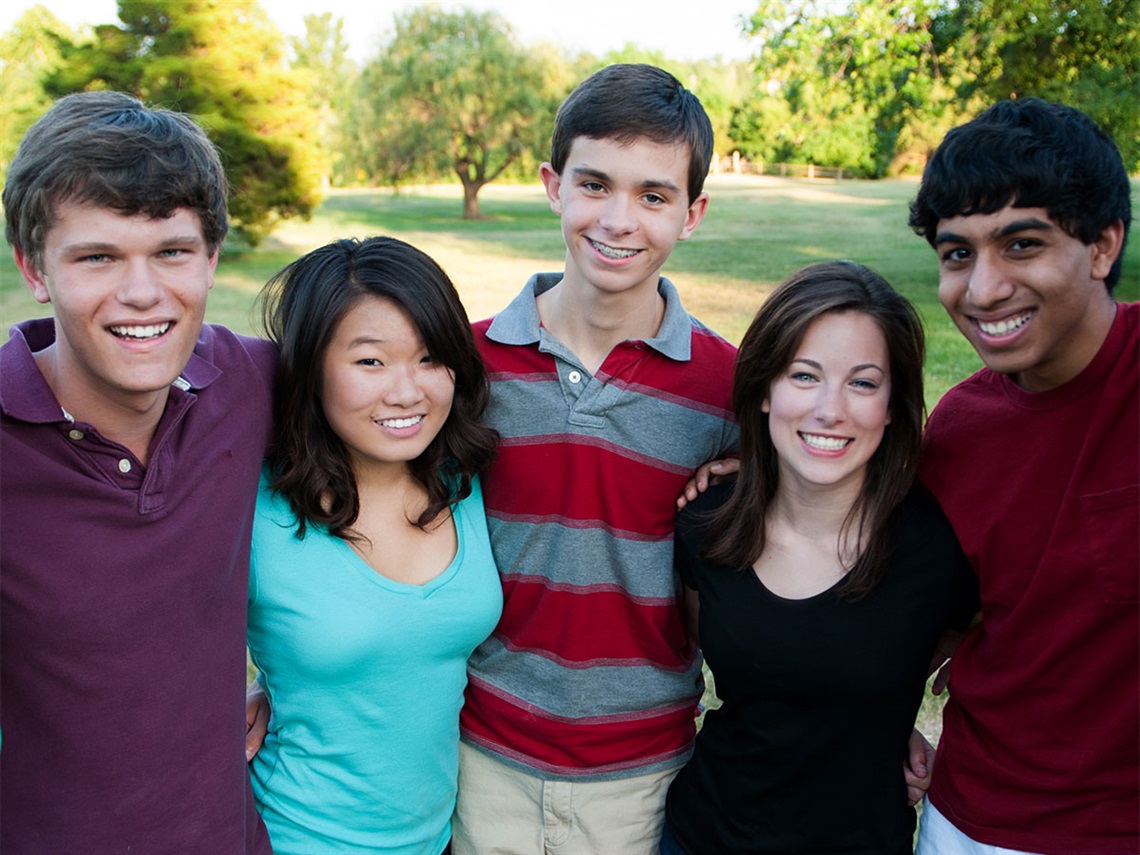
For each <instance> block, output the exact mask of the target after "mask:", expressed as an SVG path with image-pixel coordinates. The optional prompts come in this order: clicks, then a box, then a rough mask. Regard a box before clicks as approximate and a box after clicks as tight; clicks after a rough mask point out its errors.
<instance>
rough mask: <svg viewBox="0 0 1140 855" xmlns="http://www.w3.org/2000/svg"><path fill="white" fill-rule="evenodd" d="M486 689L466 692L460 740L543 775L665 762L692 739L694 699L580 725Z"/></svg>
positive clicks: (479, 686) (478, 687)
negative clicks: (633, 715) (638, 714)
mask: <svg viewBox="0 0 1140 855" xmlns="http://www.w3.org/2000/svg"><path fill="white" fill-rule="evenodd" d="M488 689H489V687H487V686H484V685H482V684H480V683H479V682H477V681H472V682H471V683H470V684H469V685H468V686H467V694H466V697H465V700H464V706H463V712H462V714H461V717H460V726H461V729H462V730H463V734H464V736H466V737H467V738H468V739H471V740H472V741H474V742H476V743H478V744H480V745H484V746H486V747H488V748H490V749H491V750H492V751H495V752H497V753H499V754H502V755H504V756H506V757H511V758H513V759H515V760H518V761H520V762H522V763H525V764H527V765H528V766H531V767H533V768H536V769H540V770H543V771H546V772H551V773H560V774H574V772H576V771H577V772H606V771H617V770H621V769H634V768H638V767H641V766H648V765H651V764H653V763H661V762H665V761H667V760H670V759H672V758H674V757H677V756H679V755H680V754H683V753H684V752H685V751H687V750H688V748H689V746H690V745H691V744H692V741H693V737H694V735H695V733H696V727H695V724H694V716H695V715H696V699H694V700H693V701H692V703H686V704H684V705H679V706H675V707H673V708H670V709H667V710H663V711H655V712H653V713H647V714H645V715H644V716H643V717H640V718H637V719H629V720H624V721H616V722H615V721H611V722H604V723H588V724H580V723H568V722H566V721H565V720H563V719H559V718H552V717H548V716H546V715H544V714H543V713H542V712H541V711H540V710H537V709H535V708H534V707H533V706H530V705H525V706H524V705H522V704H519V703H517V702H515V703H512V702H511V701H509V700H507V699H506V698H503V697H501V696H499V695H498V694H497V693H494V692H492V691H489V690H488Z"/></svg>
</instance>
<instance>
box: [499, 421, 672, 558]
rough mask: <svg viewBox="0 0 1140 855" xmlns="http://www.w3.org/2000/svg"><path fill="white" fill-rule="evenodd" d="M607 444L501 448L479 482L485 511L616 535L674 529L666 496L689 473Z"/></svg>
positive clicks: (659, 534) (662, 533) (664, 534)
mask: <svg viewBox="0 0 1140 855" xmlns="http://www.w3.org/2000/svg"><path fill="white" fill-rule="evenodd" d="M627 454H628V452H626V453H622V454H618V453H615V452H614V451H613V450H612V446H607V445H598V444H593V443H585V444H584V443H579V442H558V443H549V442H542V443H540V444H533V445H532V444H518V443H512V442H509V441H508V442H505V443H504V444H502V445H500V447H499V453H498V456H497V457H496V459H495V463H494V464H493V466H492V468H491V471H490V472H488V473H487V475H486V476H485V478H484V481H483V495H484V500H485V502H486V505H487V511H488V513H491V514H493V515H496V516H499V515H504V516H508V517H523V518H539V519H541V518H544V517H551V518H558V517H563V518H566V519H569V520H581V521H585V522H597V523H598V524H599V526H600V527H601V526H602V525H603V523H604V526H605V527H608V528H610V529H612V530H614V532H615V533H620V532H629V533H631V534H634V535H647V536H650V537H653V538H668V537H671V536H672V534H673V519H674V508H673V502H672V498H671V497H673V496H678V495H680V493H681V488H682V487H684V485H685V482H686V481H687V480H688V478H689V476H690V475H691V474H692V473H690V472H687V471H682V470H679V469H676V468H674V469H673V470H672V471H670V470H666V469H664V468H662V467H661V465H660V464H656V463H654V464H653V465H650V464H648V463H646V462H644V461H645V460H646V459H647V458H642V457H641V456H638V458H633V457H630V456H627Z"/></svg>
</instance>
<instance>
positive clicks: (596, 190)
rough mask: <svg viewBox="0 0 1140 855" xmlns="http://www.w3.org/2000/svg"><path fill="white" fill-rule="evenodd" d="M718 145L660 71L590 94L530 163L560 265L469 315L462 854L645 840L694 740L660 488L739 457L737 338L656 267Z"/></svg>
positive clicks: (665, 503) (666, 509)
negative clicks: (499, 603)
mask: <svg viewBox="0 0 1140 855" xmlns="http://www.w3.org/2000/svg"><path fill="white" fill-rule="evenodd" d="M712 145H713V136H712V127H711V125H710V123H709V120H708V117H707V115H706V114H705V112H704V109H703V108H702V107H701V104H700V102H699V101H698V100H697V98H696V96H694V95H693V94H692V93H691V92H688V91H687V90H686V89H684V88H683V87H682V86H681V85H680V83H678V81H677V80H676V79H675V78H673V77H672V76H671V75H669V74H668V73H666V72H664V71H662V70H660V69H658V68H654V67H652V66H648V65H613V66H609V67H607V68H605V69H603V70H601V71H599V72H597V73H596V74H594V75H593V76H592V77H590V78H589V79H588V80H586V81H585V82H584V83H582V84H581V85H580V86H579V87H578V88H577V89H576V90H575V91H574V92H573V93H571V95H570V96H569V97H568V98H567V99H566V101H565V102H564V103H563V104H562V106H561V108H560V109H559V111H558V115H557V118H556V120H555V129H554V135H553V138H552V142H551V158H550V162H549V163H544V164H543V165H542V167H541V170H540V174H541V177H542V181H543V184H544V186H545V188H546V192H547V196H548V197H549V200H550V206H551V209H552V210H553V211H554V212H555V213H556V214H558V215H559V216H560V217H561V220H562V232H563V237H564V238H565V241H566V247H567V252H566V268H565V271H564V272H563V273H562V274H557V273H554V274H542V273H540V274H537V275H535V276H533V277H532V278H531V279H530V281H529V282H527V284H526V286H525V288H524V289H523V291H522V293H521V294H519V296H518V297H516V298H515V300H514V301H513V302H512V303H511V304H510V305H509V306H508V307H507V308H506V309H505V310H504V311H503V312H502V313H500V314H499V315H497V316H496V317H494V318H492V319H490V320H487V321H483V322H481V323H478V324H476V325H475V330H476V339H477V341H478V342H479V345H480V348H481V350H482V353H483V357H484V359H485V360H486V362H487V368H488V371H489V373H490V377H491V381H492V393H491V406H490V408H489V410H488V419H489V421H490V423H491V425H492V426H493V427H494V428H495V429H496V430H498V431H499V433H500V434H501V435H502V444H501V446H500V449H499V454H498V458H497V460H496V462H495V464H494V466H493V467H492V469H491V471H490V472H488V473H487V475H486V477H485V481H484V489H485V499H486V506H487V515H488V524H489V527H490V532H491V541H492V546H493V548H494V551H495V558H496V561H497V562H498V565H499V570H500V573H501V575H502V580H503V595H504V608H503V616H502V620H501V621H500V623H499V625H498V627H497V628H496V630H495V632H494V633H493V634H492V636H491V637H490V638H489V639H488V640H487V641H486V642H484V643H483V644H482V645H481V646H480V647H479V649H478V650H476V652H475V654H474V656H473V657H472V659H471V662H470V666H469V676H470V684H469V687H468V691H467V698H466V705H465V707H464V709H463V713H462V718H461V730H462V737H463V745H462V746H461V754H460V763H461V768H460V782H459V804H458V806H457V808H456V818H455V823H454V834H455V837H454V847H455V852H456V853H457V855H458V853H464V852H477V853H487V852H492V851H496V852H525V853H534V852H550V853H557V852H565V853H569V852H573V853H582V852H622V853H634V852H651V851H655V849H656V846H657V841H658V840H659V838H660V830H661V821H662V812H663V808H664V799H665V792H666V790H667V789H668V786H669V782H670V781H671V780H672V777H673V775H674V774H675V773H676V772H677V770H678V769H679V768H680V766H681V765H682V764H683V763H684V762H685V761H686V760H687V759H688V757H689V754H690V752H691V749H692V741H693V737H694V715H695V713H696V706H697V702H698V700H699V698H700V694H701V687H702V681H701V675H700V658H699V655H698V652H697V650H696V649H695V648H694V646H693V645H692V643H691V642H690V641H689V640H688V638H687V636H686V633H685V630H684V627H683V624H682V620H681V615H680V612H679V601H678V598H677V596H676V593H677V587H676V583H675V581H674V574H673V517H674V511H675V506H674V499H675V498H676V496H677V495H678V494H679V493H680V492H681V489H682V487H683V486H684V484H685V482H686V480H687V479H688V478H689V476H690V475H691V474H692V472H693V470H694V469H695V468H696V467H697V466H698V465H699V464H701V463H702V462H704V461H706V460H709V459H712V458H714V457H719V456H723V455H724V454H726V453H728V452H731V451H732V450H733V449H734V448H735V445H736V441H737V429H736V425H735V420H734V417H733V415H732V412H731V396H732V368H733V360H734V358H735V348H734V347H733V346H732V345H731V344H729V343H728V342H726V341H724V340H723V339H721V338H720V337H718V336H717V335H716V334H714V333H713V332H712V331H710V330H709V329H708V328H707V327H705V326H704V325H702V324H701V323H700V322H699V321H697V320H696V319H695V318H693V317H692V316H691V315H689V314H688V313H687V312H686V311H685V310H684V309H683V308H682V306H681V303H680V299H679V297H678V295H677V291H676V289H675V288H674V287H673V285H672V284H671V283H670V282H669V281H668V280H667V279H665V278H663V277H661V275H660V271H661V268H662V265H664V263H665V261H666V259H668V257H669V254H670V253H671V252H672V250H673V247H674V245H675V244H676V242H677V241H678V240H685V239H687V238H688V237H689V236H690V235H691V234H692V233H693V232H694V231H695V230H696V228H697V226H698V225H700V222H701V220H702V218H703V217H704V214H705V210H706V208H707V206H708V195H707V194H706V193H704V192H703V190H702V188H703V184H704V177H705V175H706V174H707V173H708V165H709V160H710V158H711V156H712Z"/></svg>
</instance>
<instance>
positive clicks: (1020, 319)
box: [974, 310, 1034, 338]
mask: <svg viewBox="0 0 1140 855" xmlns="http://www.w3.org/2000/svg"><path fill="white" fill-rule="evenodd" d="M1033 314H1034V313H1033V311H1032V310H1030V311H1027V312H1022V313H1021V314H1019V315H1014V316H1013V317H1010V318H1003V319H1002V320H1000V321H983V320H979V319H977V318H975V319H974V324H975V325H976V326H977V328H978V329H979V330H980V331H981V332H982V333H983V334H984V335H987V336H991V337H993V338H1001V337H1002V336H1007V335H1011V334H1012V333H1015V332H1017V331H1018V330H1019V329H1021V328H1022V327H1023V326H1025V325H1026V324H1027V323H1029V320H1030V319H1031V318H1032V317H1033Z"/></svg>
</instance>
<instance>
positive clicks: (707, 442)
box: [486, 380, 737, 469]
mask: <svg viewBox="0 0 1140 855" xmlns="http://www.w3.org/2000/svg"><path fill="white" fill-rule="evenodd" d="M598 401H599V403H598V406H597V407H596V408H594V412H595V413H600V414H601V415H602V416H604V417H602V418H599V419H598V420H597V421H596V423H588V422H587V420H583V419H577V420H575V421H574V422H572V421H571V418H570V416H571V410H570V407H569V404H568V402H567V401H566V400H565V399H564V398H563V395H562V390H561V388H560V386H559V384H558V383H531V382H525V381H518V380H500V381H498V382H496V383H494V384H492V387H491V405H490V407H489V408H488V410H487V417H486V418H487V421H488V422H489V423H490V425H491V426H492V427H494V428H495V429H496V430H498V431H499V433H500V434H502V435H503V436H504V437H526V436H547V435H557V434H577V435H580V436H585V437H590V438H597V437H600V438H603V439H605V440H606V441H607V442H608V443H611V444H613V445H617V446H621V447H623V448H628V449H630V450H631V451H633V452H635V453H636V454H639V455H644V456H646V457H649V458H654V459H657V460H662V461H665V462H666V463H668V464H671V465H673V466H678V467H682V468H686V469H695V468H696V467H697V466H699V465H701V464H702V463H704V462H706V461H707V460H711V459H713V458H714V457H719V456H722V455H723V453H724V452H725V451H726V450H727V449H730V448H732V447H735V445H736V441H737V440H736V436H737V429H736V425H735V424H733V423H732V422H731V421H728V420H727V419H724V418H721V417H718V416H716V415H712V414H710V413H707V412H702V411H700V410H695V409H692V408H691V407H687V406H682V405H681V404H678V403H675V402H672V401H663V400H661V399H660V398H653V397H650V396H648V395H645V394H641V393H639V392H637V391H634V390H630V389H621V388H619V387H618V386H617V385H615V384H607V386H606V388H605V389H604V390H603V391H602V392H601V393H600V394H599V396H598Z"/></svg>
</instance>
